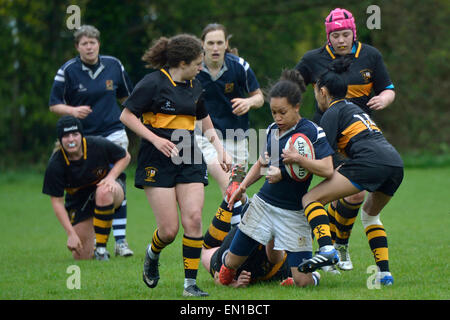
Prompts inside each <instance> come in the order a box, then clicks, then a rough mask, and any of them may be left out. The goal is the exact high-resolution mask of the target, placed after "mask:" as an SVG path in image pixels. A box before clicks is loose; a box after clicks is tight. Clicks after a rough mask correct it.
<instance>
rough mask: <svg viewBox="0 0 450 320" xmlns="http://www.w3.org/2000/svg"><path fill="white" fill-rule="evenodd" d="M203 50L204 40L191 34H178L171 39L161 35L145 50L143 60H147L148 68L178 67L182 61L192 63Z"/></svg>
mask: <svg viewBox="0 0 450 320" xmlns="http://www.w3.org/2000/svg"><path fill="white" fill-rule="evenodd" d="M202 52H203V47H202V42H201V41H200V39H198V38H197V37H195V36H193V35H190V34H180V35H176V36H174V37H172V38H170V39H168V38H166V37H161V38H159V39H158V40H156V41H155V42H154V43H153V45H152V46H151V47H150V48H149V49H148V50H147V51H145V53H144V55H143V56H142V60H143V61H145V62H147V63H148V64H147V65H146V67H147V68H155V69H160V68H163V67H166V66H168V67H171V68H176V67H178V66H179V65H180V63H181V61H184V62H185V63H186V64H190V63H191V62H192V61H193V60H195V59H197V58H198V57H199V56H200V55H201V53H202Z"/></svg>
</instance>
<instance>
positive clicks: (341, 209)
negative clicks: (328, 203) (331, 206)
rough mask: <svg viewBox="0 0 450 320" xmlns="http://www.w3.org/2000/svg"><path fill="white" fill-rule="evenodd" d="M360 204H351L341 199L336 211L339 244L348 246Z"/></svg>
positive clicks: (337, 241)
mask: <svg viewBox="0 0 450 320" xmlns="http://www.w3.org/2000/svg"><path fill="white" fill-rule="evenodd" d="M361 205H362V202H360V203H349V202H347V201H345V199H339V200H338V202H337V205H336V209H335V215H334V218H335V226H336V238H335V242H336V243H337V244H343V245H346V244H348V240H349V238H350V234H351V232H352V229H353V224H354V223H355V220H356V217H357V216H358V211H359V208H360V207H361Z"/></svg>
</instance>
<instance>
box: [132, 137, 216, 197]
mask: <svg viewBox="0 0 450 320" xmlns="http://www.w3.org/2000/svg"><path fill="white" fill-rule="evenodd" d="M197 151H198V152H200V151H199V150H197ZM200 158H201V161H197V162H199V163H195V162H194V161H192V162H191V163H180V164H177V163H174V161H172V158H168V157H166V156H165V155H164V154H163V153H162V152H160V151H159V150H158V149H156V147H155V146H154V145H153V144H151V143H149V142H146V141H145V140H142V143H141V148H140V150H139V155H138V165H137V168H136V176H135V182H134V185H135V186H136V188H139V189H143V188H144V187H146V186H147V187H161V188H173V187H175V186H176V185H177V184H179V183H196V182H198V183H203V184H204V185H205V186H206V185H208V172H207V166H206V163H205V161H204V159H203V158H202V156H201V152H200Z"/></svg>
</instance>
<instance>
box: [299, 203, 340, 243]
mask: <svg viewBox="0 0 450 320" xmlns="http://www.w3.org/2000/svg"><path fill="white" fill-rule="evenodd" d="M305 215H306V219H307V220H308V223H309V225H310V226H311V229H312V231H313V234H314V236H315V238H316V239H317V242H318V244H319V247H320V248H322V247H325V246H332V245H333V243H332V242H331V233H330V222H329V220H328V214H327V211H326V210H325V208H324V207H323V205H322V204H321V203H320V202H317V201H316V202H311V203H310V204H308V205H307V206H306V208H305Z"/></svg>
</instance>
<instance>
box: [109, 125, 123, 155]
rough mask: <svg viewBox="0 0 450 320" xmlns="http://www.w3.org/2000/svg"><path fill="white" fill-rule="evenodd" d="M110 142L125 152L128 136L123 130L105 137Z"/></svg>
mask: <svg viewBox="0 0 450 320" xmlns="http://www.w3.org/2000/svg"><path fill="white" fill-rule="evenodd" d="M106 139H108V140H109V141H111V142H114V143H115V144H117V145H118V146H121V147H122V148H124V149H125V150H128V136H127V132H126V131H125V129H122V130H118V131H115V132H113V133H111V134H110V135H109V136H107V137H106Z"/></svg>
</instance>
